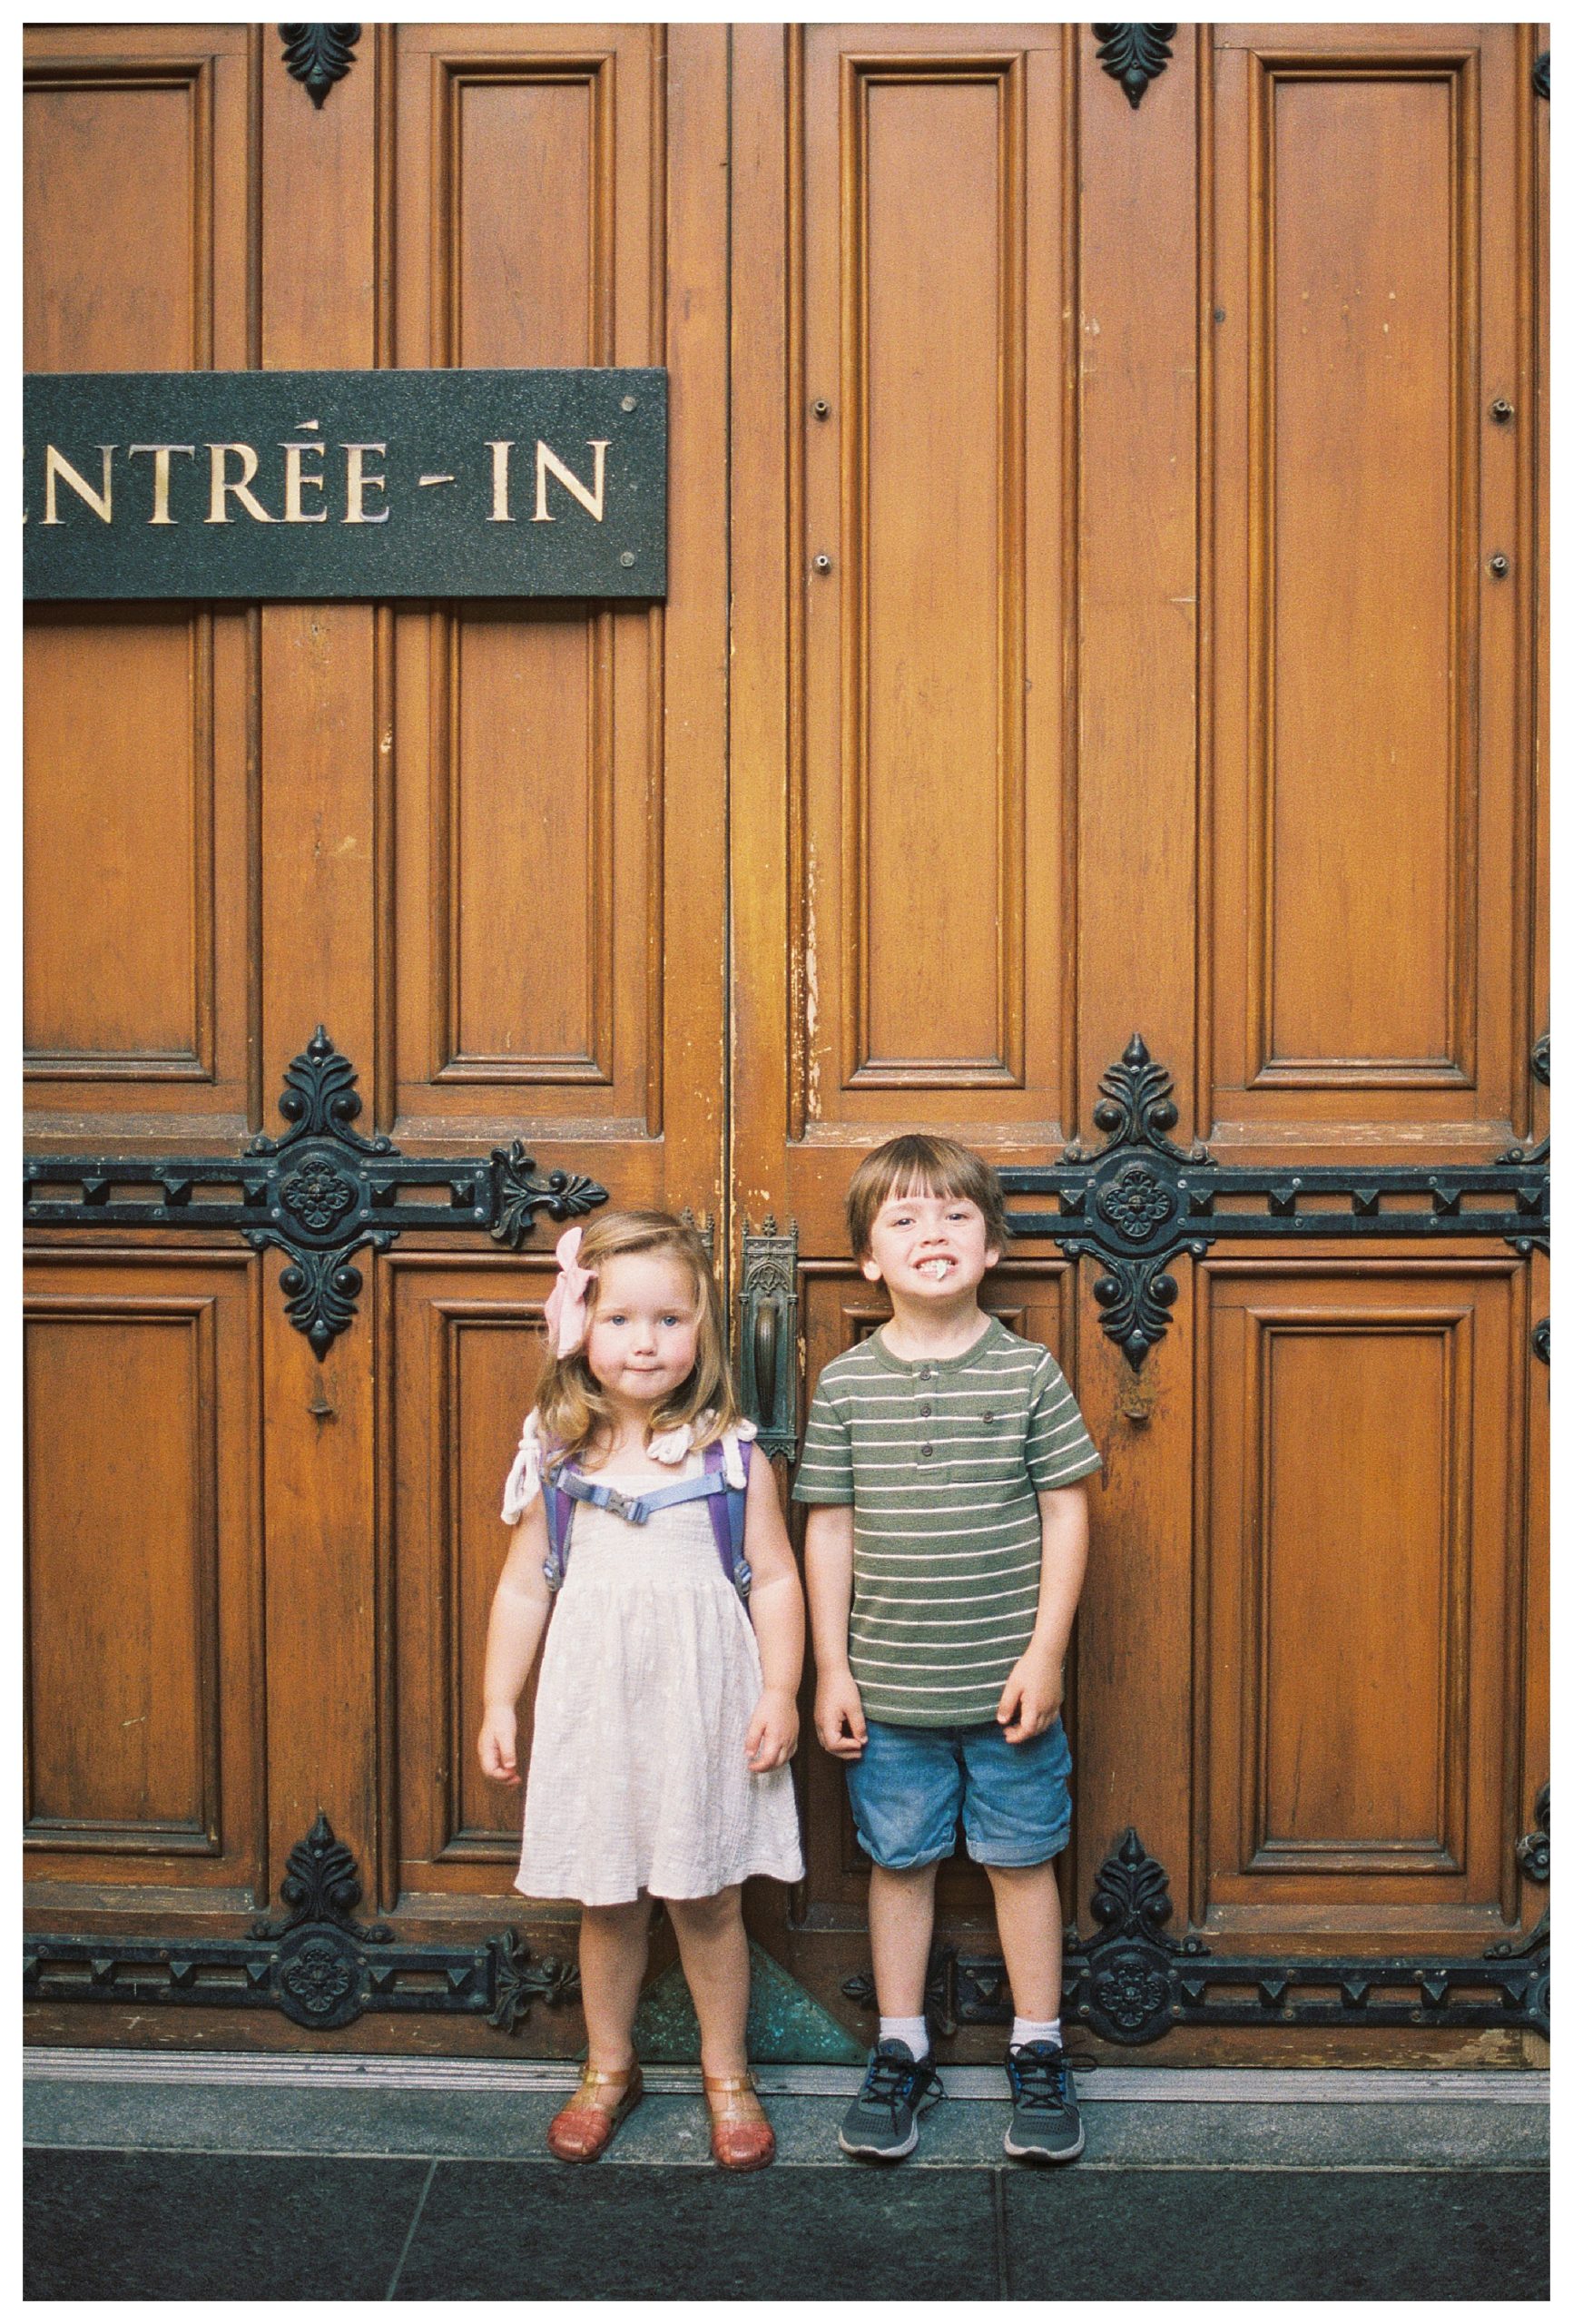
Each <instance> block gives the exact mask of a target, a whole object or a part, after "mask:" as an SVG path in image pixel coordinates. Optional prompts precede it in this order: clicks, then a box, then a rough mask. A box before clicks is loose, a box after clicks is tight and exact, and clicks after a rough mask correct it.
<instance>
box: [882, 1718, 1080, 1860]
mask: <svg viewBox="0 0 1573 2324" xmlns="http://www.w3.org/2000/svg"><path fill="white" fill-rule="evenodd" d="M868 1726H869V1739H868V1741H867V1742H866V1743H865V1744H864V1746H863V1755H862V1758H860V1759H849V1760H848V1762H847V1790H848V1792H849V1793H850V1797H851V1802H852V1820H853V1822H854V1824H855V1825H856V1826H857V1832H858V1843H859V1846H860V1847H862V1848H863V1849H864V1850H865V1851H866V1852H867V1854H868V1855H869V1856H871V1857H872V1858H873V1860H874V1862H875V1863H876V1864H878V1865H882V1866H884V1868H885V1870H886V1871H888V1872H907V1871H910V1870H911V1869H912V1867H913V1866H917V1865H919V1864H935V1863H938V1861H939V1858H940V1857H941V1856H949V1855H951V1854H952V1852H953V1851H954V1849H955V1846H956V1824H957V1819H958V1817H959V1819H960V1822H961V1827H962V1829H963V1831H964V1833H965V1835H966V1838H967V1853H968V1856H970V1857H971V1858H972V1860H973V1862H974V1863H975V1864H995V1865H1000V1866H1008V1865H1030V1864H1043V1863H1045V1862H1047V1859H1048V1857H1050V1856H1057V1855H1058V1854H1059V1852H1060V1850H1061V1848H1063V1847H1064V1846H1065V1845H1066V1843H1067V1840H1068V1839H1069V1837H1070V1792H1069V1789H1068V1787H1067V1779H1068V1777H1069V1775H1070V1746H1069V1744H1068V1743H1067V1741H1066V1739H1065V1728H1063V1726H1062V1725H1061V1724H1060V1722H1059V1720H1058V1719H1056V1720H1055V1722H1054V1725H1053V1726H1052V1727H1050V1728H1046V1729H1045V1731H1044V1732H1043V1734H1041V1735H1034V1736H1032V1737H1030V1738H1028V1739H1027V1741H1026V1742H1024V1743H1008V1742H1007V1741H1006V1739H1005V1730H1004V1728H1002V1727H1001V1726H1000V1725H999V1724H998V1721H997V1720H995V1719H990V1720H989V1721H988V1725H987V1726H979V1727H886V1726H883V1725H881V1724H880V1721H879V1720H878V1719H873V1718H871V1719H870V1721H869V1723H868Z"/></svg>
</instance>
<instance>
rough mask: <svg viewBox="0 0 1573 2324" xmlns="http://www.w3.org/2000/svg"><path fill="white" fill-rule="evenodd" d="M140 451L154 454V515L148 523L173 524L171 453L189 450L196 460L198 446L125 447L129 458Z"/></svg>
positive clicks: (144, 445) (135, 445)
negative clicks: (171, 507) (171, 510)
mask: <svg viewBox="0 0 1573 2324" xmlns="http://www.w3.org/2000/svg"><path fill="white" fill-rule="evenodd" d="M139 452H151V453H152V516H151V517H149V518H148V523H149V524H150V525H172V524H173V523H174V521H175V519H174V518H173V517H172V516H171V515H170V454H171V453H172V452H189V453H190V455H191V457H192V459H193V460H194V459H195V458H196V456H197V448H196V446H195V445H194V444H128V445H127V446H126V448H125V457H126V458H127V459H128V460H134V459H135V458H136V456H137V454H138V453H139Z"/></svg>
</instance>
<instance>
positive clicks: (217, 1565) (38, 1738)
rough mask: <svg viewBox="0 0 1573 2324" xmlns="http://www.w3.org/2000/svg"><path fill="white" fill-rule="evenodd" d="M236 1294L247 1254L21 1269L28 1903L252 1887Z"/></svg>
mask: <svg viewBox="0 0 1573 2324" xmlns="http://www.w3.org/2000/svg"><path fill="white" fill-rule="evenodd" d="M257 1276H258V1263H257V1262H256V1261H255V1260H254V1259H253V1258H251V1256H250V1255H249V1254H238V1255H234V1256H211V1255H210V1254H207V1253H201V1254H197V1253H187V1254H182V1255H178V1256H177V1255H165V1254H160V1255H159V1256H158V1257H157V1258H156V1259H154V1258H151V1257H149V1256H144V1255H143V1254H140V1253H132V1252H123V1253H119V1254H114V1255H107V1254H104V1255H101V1254H97V1253H89V1254H79V1253H77V1252H74V1251H62V1250H54V1251H50V1252H39V1253H36V1254H35V1255H34V1257H33V1259H32V1260H31V1262H30V1264H29V1265H28V1268H27V1305H26V1324H25V1367H24V1380H25V1396H26V1423H25V1434H26V1462H27V1481H26V1585H27V1665H26V1688H25V1709H26V1718H27V1743H26V1753H27V1758H26V1778H27V1807H26V1813H25V1840H26V1845H27V1847H28V1849H29V1851H30V1856H31V1868H32V1871H33V1873H34V1876H35V1877H39V1878H42V1879H44V1880H45V1881H47V1882H52V1883H55V1884H61V1883H64V1884H66V1885H67V1887H68V1888H69V1886H72V1885H77V1886H80V1885H81V1884H84V1883H88V1884H93V1885H94V1886H95V1887H97V1888H110V1889H113V1888H115V1887H120V1888H122V1889H124V1888H127V1887H128V1886H154V1887H157V1886H165V1885H168V1884H171V1883H175V1884H178V1885H179V1886H182V1887H190V1888H191V1889H192V1891H193V1894H194V1899H195V1900H196V1901H200V1899H201V1893H202V1891H203V1890H208V1891H211V1892H215V1894H214V1896H213V1901H214V1902H215V1903H217V1902H220V1901H222V1902H227V1903H230V1904H231V1905H232V1903H233V1901H234V1891H235V1888H236V1886H237V1885H238V1884H247V1883H250V1882H251V1881H252V1880H254V1879H255V1878H256V1877H257V1876H258V1872H259V1869H260V1866H261V1847H262V1835H261V1798H262V1760H261V1752H262V1738H263V1732H264V1728H263V1711H262V1683H261V1682H262V1640H261V1604H262V1589H261V1496H260V1493H259V1490H258V1487H259V1464H260V1457H261V1442H260V1414H259V1410H258V1404H259V1395H258V1390H259V1383H258V1378H257V1327H258V1298H259V1284H258V1280H257ZM221 1889H225V1890H227V1891H228V1892H229V1893H228V1895H227V1896H225V1897H223V1898H220V1897H219V1896H218V1895H217V1893H216V1892H218V1891H219V1890H221Z"/></svg>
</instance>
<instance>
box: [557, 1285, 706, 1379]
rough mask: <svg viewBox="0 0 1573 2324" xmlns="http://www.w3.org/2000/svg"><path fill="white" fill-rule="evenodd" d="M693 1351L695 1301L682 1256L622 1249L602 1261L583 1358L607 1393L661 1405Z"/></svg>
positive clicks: (690, 1364)
mask: <svg viewBox="0 0 1573 2324" xmlns="http://www.w3.org/2000/svg"><path fill="white" fill-rule="evenodd" d="M698 1350H699V1305H698V1300H697V1297H696V1295H695V1286H694V1284H693V1278H692V1276H691V1275H690V1274H689V1271H688V1269H687V1268H686V1267H685V1266H684V1265H683V1262H682V1260H681V1259H678V1258H674V1257H673V1256H671V1255H670V1254H669V1253H667V1252H664V1251H625V1252H623V1253H622V1254H621V1255H620V1256H618V1257H616V1258H613V1259H608V1260H607V1261H606V1263H605V1266H604V1267H603V1268H602V1269H601V1275H600V1282H599V1285H598V1286H597V1291H596V1297H595V1314H594V1315H592V1317H591V1319H590V1328H589V1331H588V1333H587V1334H585V1358H586V1360H587V1362H588V1364H589V1366H590V1369H591V1371H592V1372H593V1373H594V1374H595V1377H596V1379H597V1380H598V1381H599V1382H600V1384H601V1385H602V1387H603V1388H605V1391H606V1393H607V1394H608V1395H609V1396H612V1397H614V1399H615V1400H616V1401H617V1402H618V1403H625V1404H634V1405H654V1404H658V1403H660V1402H661V1400H662V1398H663V1397H664V1396H669V1395H671V1393H672V1392H673V1389H675V1388H680V1387H681V1386H682V1385H683V1382H684V1380H686V1379H687V1377H688V1375H689V1374H690V1373H691V1372H692V1371H693V1362H694V1357H695V1355H696V1354H698Z"/></svg>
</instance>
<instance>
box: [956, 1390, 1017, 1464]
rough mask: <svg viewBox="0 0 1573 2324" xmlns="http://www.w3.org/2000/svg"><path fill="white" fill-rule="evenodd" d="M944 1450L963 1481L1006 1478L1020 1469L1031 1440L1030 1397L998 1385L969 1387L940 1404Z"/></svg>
mask: <svg viewBox="0 0 1573 2324" xmlns="http://www.w3.org/2000/svg"><path fill="white" fill-rule="evenodd" d="M940 1409H941V1410H942V1411H943V1413H944V1415H945V1418H944V1422H943V1425H942V1428H941V1433H942V1434H943V1435H944V1436H945V1437H947V1438H948V1439H949V1443H947V1444H946V1445H945V1447H944V1450H945V1452H946V1453H947V1455H948V1456H949V1466H950V1468H951V1470H952V1472H953V1473H954V1475H955V1476H956V1478H957V1481H958V1482H960V1483H973V1482H977V1483H983V1482H994V1481H996V1480H1000V1481H1003V1480H1004V1479H1005V1478H1006V1477H1007V1476H1008V1475H1009V1474H1012V1473H1014V1472H1016V1471H1018V1470H1019V1468H1020V1467H1021V1465H1022V1462H1023V1459H1024V1457H1025V1453H1024V1448H1025V1445H1026V1442H1027V1399H1026V1398H1025V1397H1024V1396H1020V1395H1011V1394H1009V1393H1008V1392H1006V1391H1002V1390H1001V1389H998V1388H993V1389H990V1388H987V1387H984V1388H979V1389H976V1390H974V1389H968V1391H967V1392H966V1393H964V1394H963V1395H960V1396H958V1397H955V1398H948V1399H947V1400H946V1402H945V1403H944V1404H943V1406H941V1407H940Z"/></svg>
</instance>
